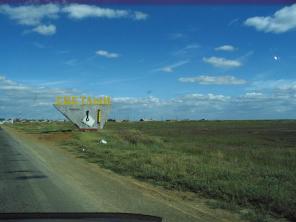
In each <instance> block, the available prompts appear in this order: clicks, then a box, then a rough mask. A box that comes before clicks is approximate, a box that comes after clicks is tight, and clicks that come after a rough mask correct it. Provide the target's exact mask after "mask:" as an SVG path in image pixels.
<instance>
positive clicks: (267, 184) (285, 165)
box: [14, 121, 296, 221]
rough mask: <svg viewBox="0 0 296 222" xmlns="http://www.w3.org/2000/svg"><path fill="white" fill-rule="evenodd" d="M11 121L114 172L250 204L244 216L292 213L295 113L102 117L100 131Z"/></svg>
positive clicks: (295, 204) (295, 200) (295, 203)
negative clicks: (279, 117) (257, 117)
mask: <svg viewBox="0 0 296 222" xmlns="http://www.w3.org/2000/svg"><path fill="white" fill-rule="evenodd" d="M14 127H15V128H17V129H19V130H24V131H26V132H28V133H36V134H40V135H42V137H43V138H47V137H48V138H49V139H54V140H55V141H56V142H57V143H59V144H60V145H61V146H62V147H64V148H65V149H69V150H71V151H72V152H74V153H76V154H77V155H78V156H79V157H81V158H86V159H87V160H88V161H91V162H95V163H97V164H99V165H100V166H103V167H105V168H108V169H111V170H113V171H115V172H117V173H119V174H123V175H130V176H133V177H135V178H137V179H140V180H144V181H148V182H150V183H153V184H156V185H160V186H163V187H165V188H168V189H173V190H178V191H191V192H194V193H197V194H199V195H201V196H203V197H207V198H213V199H217V200H219V203H220V204H219V206H220V207H229V208H230V207H231V208H235V207H236V206H238V207H247V208H252V209H255V211H256V213H255V216H254V215H248V214H246V215H245V216H246V217H247V218H248V219H252V220H257V221H264V220H266V219H267V217H266V216H262V215H273V216H276V217H284V218H287V219H289V220H291V221H295V220H296V121H183V122H181V121H180V122H122V123H114V122H108V123H107V125H106V128H105V129H104V130H103V131H101V132H79V131H78V130H76V129H75V128H74V127H73V126H72V125H71V124H69V123H27V124H25V123H22V124H21V123H20V124H15V125H14ZM61 131H62V133H61ZM61 135H63V136H61ZM100 139H105V140H107V142H108V144H100V143H99V140H100ZM83 150H84V151H83ZM258 215H260V216H258Z"/></svg>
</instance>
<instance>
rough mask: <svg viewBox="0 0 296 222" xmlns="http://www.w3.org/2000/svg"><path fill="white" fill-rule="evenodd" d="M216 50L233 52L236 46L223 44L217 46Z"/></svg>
mask: <svg viewBox="0 0 296 222" xmlns="http://www.w3.org/2000/svg"><path fill="white" fill-rule="evenodd" d="M215 50H216V51H226V52H232V51H235V50H236V48H235V47H234V46H232V45H221V46H219V47H217V48H215Z"/></svg>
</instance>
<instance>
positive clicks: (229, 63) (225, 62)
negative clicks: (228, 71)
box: [203, 56, 242, 68]
mask: <svg viewBox="0 0 296 222" xmlns="http://www.w3.org/2000/svg"><path fill="white" fill-rule="evenodd" d="M203 61H204V62H205V63H208V64H211V65H213V66H215V67H220V68H236V67H240V66H241V65H242V64H241V62H240V61H238V60H231V59H225V58H222V57H215V56H212V57H209V58H206V57H204V58H203Z"/></svg>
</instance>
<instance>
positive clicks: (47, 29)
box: [33, 25, 56, 35]
mask: <svg viewBox="0 0 296 222" xmlns="http://www.w3.org/2000/svg"><path fill="white" fill-rule="evenodd" d="M33 31H34V32H37V33H39V34H41V35H53V34H55V33H56V27H55V26H54V25H38V26H37V27H35V28H34V29H33Z"/></svg>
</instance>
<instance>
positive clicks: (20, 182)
mask: <svg viewBox="0 0 296 222" xmlns="http://www.w3.org/2000/svg"><path fill="white" fill-rule="evenodd" d="M32 158H33V157H32V156H30V155H28V153H26V152H25V149H24V147H22V146H21V145H20V144H19V143H18V142H17V141H15V140H13V139H12V138H11V137H10V136H9V135H8V134H7V133H6V132H5V131H4V130H2V129H0V212H42V211H79V210H80V211H81V209H82V208H81V206H80V205H79V202H76V201H74V199H73V198H72V197H71V196H69V195H67V196H65V195H64V191H63V190H62V189H60V188H59V187H58V186H56V184H54V183H53V182H52V180H51V178H50V177H49V175H48V173H47V172H45V171H43V170H42V167H40V166H38V165H37V164H36V162H35V161H34V160H33V159H32Z"/></svg>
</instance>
